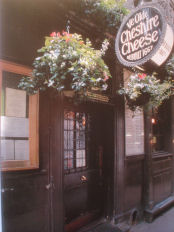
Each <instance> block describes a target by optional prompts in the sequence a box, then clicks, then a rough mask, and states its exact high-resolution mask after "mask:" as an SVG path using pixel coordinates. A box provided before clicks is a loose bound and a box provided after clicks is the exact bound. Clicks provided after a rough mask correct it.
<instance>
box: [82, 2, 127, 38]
mask: <svg viewBox="0 0 174 232" xmlns="http://www.w3.org/2000/svg"><path fill="white" fill-rule="evenodd" d="M82 2H83V4H84V9H85V13H86V14H87V15H89V16H90V20H91V21H92V22H94V23H95V24H96V25H97V26H98V27H100V28H101V29H102V31H103V30H104V31H109V32H111V33H115V32H116V29H118V28H119V26H120V24H121V21H122V19H123V16H124V15H126V14H128V12H129V11H128V9H127V8H125V7H124V3H125V0H117V1H116V0H82Z"/></svg>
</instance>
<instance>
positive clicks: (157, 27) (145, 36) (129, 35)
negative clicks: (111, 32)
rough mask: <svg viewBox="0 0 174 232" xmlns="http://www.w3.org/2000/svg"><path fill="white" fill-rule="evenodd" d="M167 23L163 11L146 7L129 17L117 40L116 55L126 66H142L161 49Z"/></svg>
mask: <svg viewBox="0 0 174 232" xmlns="http://www.w3.org/2000/svg"><path fill="white" fill-rule="evenodd" d="M165 28H166V23H165V20H164V18H163V15H162V13H161V10H159V9H158V8H156V7H154V6H151V5H150V6H144V7H141V8H138V9H136V10H135V11H134V12H132V13H131V14H130V15H128V16H127V17H126V18H125V19H124V21H123V23H122V25H121V27H120V29H119V31H118V33H117V38H116V44H115V45H116V54H117V57H118V59H119V60H120V62H121V63H122V64H124V65H125V66H136V65H141V64H144V63H145V62H147V61H148V60H150V59H151V57H152V56H153V54H155V52H156V51H157V49H158V48H159V47H160V45H161V42H162V40H163V37H164V34H165Z"/></svg>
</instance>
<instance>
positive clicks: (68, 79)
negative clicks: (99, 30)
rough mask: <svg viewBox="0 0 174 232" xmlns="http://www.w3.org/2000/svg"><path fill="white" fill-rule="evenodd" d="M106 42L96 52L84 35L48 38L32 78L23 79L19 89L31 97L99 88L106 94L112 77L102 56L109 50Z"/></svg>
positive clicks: (84, 91)
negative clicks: (32, 95)
mask: <svg viewBox="0 0 174 232" xmlns="http://www.w3.org/2000/svg"><path fill="white" fill-rule="evenodd" d="M107 47H108V42H107V41H104V42H103V44H102V48H101V50H95V49H94V48H93V47H92V45H91V42H90V41H89V39H87V40H86V43H85V42H84V41H83V40H82V37H81V35H78V34H68V33H67V32H63V34H62V35H61V34H60V33H55V32H53V33H52V34H51V35H50V37H46V39H45V46H44V47H42V48H41V49H39V50H38V52H39V53H41V54H42V55H41V56H38V57H37V58H35V60H34V63H33V66H34V69H33V72H32V76H31V77H24V78H23V79H22V80H21V82H20V84H19V87H20V88H22V89H24V90H26V91H27V92H28V93H29V94H34V93H36V92H37V91H38V90H40V91H43V90H46V89H47V88H53V89H56V90H57V91H62V90H74V91H75V92H76V93H78V92H80V93H81V92H83V93H84V94H85V93H86V91H89V90H91V89H92V88H98V89H99V90H106V88H107V80H108V79H109V78H110V77H111V75H110V72H109V69H108V67H107V65H106V64H105V62H104V60H103V59H102V56H103V55H104V54H105V51H106V50H107Z"/></svg>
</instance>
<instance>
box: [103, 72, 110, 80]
mask: <svg viewBox="0 0 174 232" xmlns="http://www.w3.org/2000/svg"><path fill="white" fill-rule="evenodd" d="M104 76H105V78H104V79H103V80H104V81H107V80H108V79H109V77H108V75H107V74H106V73H104Z"/></svg>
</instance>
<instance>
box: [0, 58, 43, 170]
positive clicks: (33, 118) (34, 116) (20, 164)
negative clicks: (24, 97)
mask: <svg viewBox="0 0 174 232" xmlns="http://www.w3.org/2000/svg"><path fill="white" fill-rule="evenodd" d="M4 71H6V72H10V73H14V74H19V75H27V76H29V75H31V71H32V69H31V68H29V67H27V66H23V65H19V64H16V63H12V62H8V61H4V60H1V59H0V91H1V89H2V75H3V72H4ZM0 98H1V94H0ZM0 100H1V99H0ZM38 132H39V94H35V95H31V96H29V160H9V161H8V160H7V161H2V162H1V171H15V170H16V171H18V170H27V169H37V168H39V133H38Z"/></svg>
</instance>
